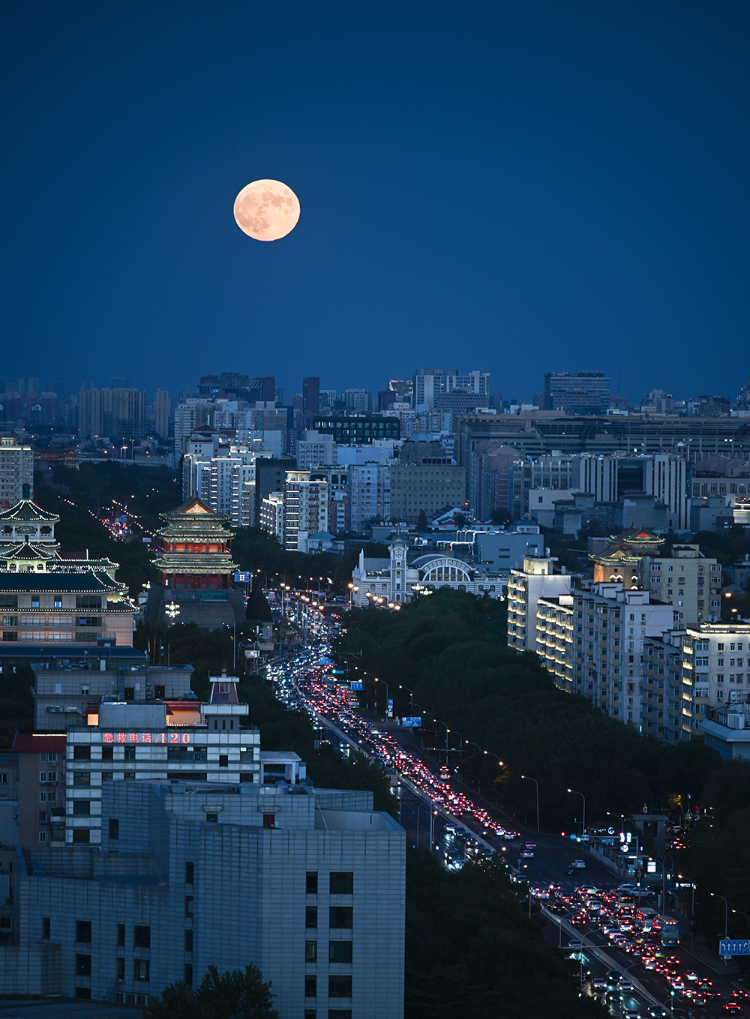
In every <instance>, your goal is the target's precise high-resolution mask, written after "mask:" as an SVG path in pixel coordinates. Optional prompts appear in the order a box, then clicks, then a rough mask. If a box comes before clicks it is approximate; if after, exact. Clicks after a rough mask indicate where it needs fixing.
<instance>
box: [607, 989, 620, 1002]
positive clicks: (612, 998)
mask: <svg viewBox="0 0 750 1019" xmlns="http://www.w3.org/2000/svg"><path fill="white" fill-rule="evenodd" d="M607 1001H608V1002H609V1004H610V1005H619V1004H620V1002H621V1001H622V994H621V992H620V991H607Z"/></svg>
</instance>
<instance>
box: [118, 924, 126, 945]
mask: <svg viewBox="0 0 750 1019" xmlns="http://www.w3.org/2000/svg"><path fill="white" fill-rule="evenodd" d="M117 944H118V946H119V947H120V948H124V947H125V924H124V923H118V925H117Z"/></svg>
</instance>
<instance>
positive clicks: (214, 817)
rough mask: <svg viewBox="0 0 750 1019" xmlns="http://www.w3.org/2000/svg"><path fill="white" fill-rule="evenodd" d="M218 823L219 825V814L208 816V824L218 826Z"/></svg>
mask: <svg viewBox="0 0 750 1019" xmlns="http://www.w3.org/2000/svg"><path fill="white" fill-rule="evenodd" d="M218 823H219V815H218V814H206V824H218Z"/></svg>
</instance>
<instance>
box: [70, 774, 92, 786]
mask: <svg viewBox="0 0 750 1019" xmlns="http://www.w3.org/2000/svg"><path fill="white" fill-rule="evenodd" d="M73 785H74V786H79V787H83V788H87V787H88V786H90V785H91V773H90V772H88V771H74V772H73Z"/></svg>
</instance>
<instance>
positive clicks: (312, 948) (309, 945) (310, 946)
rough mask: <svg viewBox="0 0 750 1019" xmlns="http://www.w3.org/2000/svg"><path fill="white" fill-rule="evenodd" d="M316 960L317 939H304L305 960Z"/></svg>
mask: <svg viewBox="0 0 750 1019" xmlns="http://www.w3.org/2000/svg"><path fill="white" fill-rule="evenodd" d="M317 961H318V942H317V941H306V942H305V962H317Z"/></svg>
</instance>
